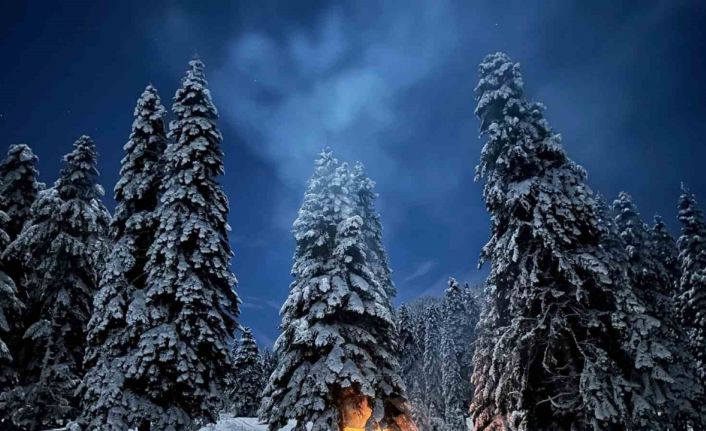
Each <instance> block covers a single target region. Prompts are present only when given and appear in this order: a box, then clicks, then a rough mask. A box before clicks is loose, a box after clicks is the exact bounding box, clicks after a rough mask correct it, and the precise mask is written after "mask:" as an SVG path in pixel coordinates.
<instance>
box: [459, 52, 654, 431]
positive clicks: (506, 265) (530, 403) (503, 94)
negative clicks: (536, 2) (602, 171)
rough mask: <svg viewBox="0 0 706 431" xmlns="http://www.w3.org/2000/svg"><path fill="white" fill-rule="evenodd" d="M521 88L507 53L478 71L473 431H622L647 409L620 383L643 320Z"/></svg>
mask: <svg viewBox="0 0 706 431" xmlns="http://www.w3.org/2000/svg"><path fill="white" fill-rule="evenodd" d="M523 85H524V84H523V81H522V77H521V74H520V70H519V65H518V64H516V63H513V62H512V61H511V60H510V58H509V57H508V56H507V55H505V54H501V53H498V54H493V55H489V56H488V57H486V58H485V59H484V60H483V62H482V63H481V65H480V82H479V84H478V86H477V87H476V94H477V102H478V105H477V107H476V111H475V112H476V115H477V116H478V118H479V119H480V121H481V126H480V129H481V134H482V135H483V136H485V137H486V139H487V141H486V143H485V146H484V147H483V150H482V153H481V161H480V164H479V165H478V167H477V170H476V173H477V178H478V179H484V180H485V187H484V198H485V202H486V207H487V209H488V211H489V212H490V214H491V217H492V219H491V238H490V241H489V242H488V243H487V244H486V246H485V247H484V248H483V251H482V258H481V262H483V261H487V260H489V261H491V271H490V275H489V277H488V280H487V287H486V295H487V297H488V299H487V300H488V303H487V305H486V307H485V311H484V312H483V315H482V317H481V322H480V323H479V340H478V342H477V344H476V350H475V354H474V373H473V379H472V382H473V384H474V385H475V396H474V399H473V402H472V404H471V414H472V417H473V421H474V425H475V429H476V430H477V431H489V430H504V429H518V430H529V429H531V430H536V431H543V430H552V431H562V430H566V431H568V430H572V431H573V430H598V429H602V430H624V429H627V428H628V426H629V424H630V416H631V414H632V412H633V411H634V410H637V409H638V408H642V407H644V408H648V409H649V408H653V407H654V406H649V405H647V406H638V405H632V404H631V402H630V398H631V395H632V391H633V387H636V389H634V390H635V392H639V391H640V390H641V388H642V384H638V383H637V382H634V381H630V380H629V377H632V375H631V371H632V370H633V369H634V368H635V361H636V355H635V352H634V351H633V350H631V348H630V347H625V348H623V347H624V346H623V344H624V341H625V340H630V341H631V342H633V341H638V342H639V341H641V340H639V338H640V336H641V330H642V329H643V328H644V327H645V325H648V324H649V318H648V316H644V315H643V314H641V313H640V309H641V304H640V303H639V300H638V299H637V298H636V297H635V296H634V294H633V293H632V291H631V289H630V286H629V283H628V282H627V280H626V279H625V277H624V275H623V271H622V269H621V268H620V267H619V266H618V265H616V264H614V262H613V253H612V250H610V249H609V248H608V247H606V246H605V245H606V244H604V241H605V240H606V237H607V236H609V235H607V234H608V232H607V231H606V228H605V226H603V225H602V224H601V218H600V217H601V214H600V212H601V210H600V208H599V202H598V201H597V199H596V196H595V195H594V193H593V192H592V191H591V190H590V188H589V187H588V186H587V185H586V182H585V178H586V173H585V171H584V170H583V169H582V168H581V167H580V166H578V165H576V164H575V163H574V162H572V161H571V160H570V159H569V158H568V157H567V155H566V153H565V151H564V149H563V148H562V145H561V140H560V136H559V135H557V134H556V133H554V132H553V131H552V129H551V128H550V126H549V124H548V122H547V121H546V119H545V118H544V115H543V112H542V111H543V107H542V105H540V104H536V103H530V102H529V101H527V99H526V98H525V95H524V89H523ZM639 377H640V378H641V379H642V378H644V381H645V384H647V385H649V384H651V383H652V381H653V378H652V377H650V376H649V374H648V373H647V372H645V373H641V375H640V376H639Z"/></svg>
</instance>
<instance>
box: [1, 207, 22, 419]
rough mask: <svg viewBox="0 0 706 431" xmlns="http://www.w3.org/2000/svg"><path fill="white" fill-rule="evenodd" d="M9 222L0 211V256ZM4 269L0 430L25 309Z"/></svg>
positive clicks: (15, 374)
mask: <svg viewBox="0 0 706 431" xmlns="http://www.w3.org/2000/svg"><path fill="white" fill-rule="evenodd" d="M0 199H1V197H0ZM9 221H10V219H9V217H8V216H7V214H5V213H4V212H2V211H0V255H2V253H3V252H4V251H5V248H6V247H7V245H8V243H9V242H10V236H9V235H8V234H7V233H6V232H5V229H4V226H5V225H7V224H8V223H9ZM4 267H5V265H4V263H3V262H1V261H0V428H9V427H10V425H9V418H10V412H9V411H5V410H4V408H3V401H2V397H3V395H2V393H4V392H6V391H9V390H11V389H12V388H14V387H15V385H16V384H17V383H18V377H19V374H18V365H19V364H18V362H17V360H16V358H15V356H16V351H17V350H18V349H17V347H18V344H19V341H20V340H21V339H22V332H23V331H22V329H23V328H22V318H23V317H24V316H23V314H24V310H25V305H24V303H23V302H22V300H21V299H20V297H19V294H18V292H17V287H16V286H15V282H14V281H13V280H12V278H11V277H10V276H9V275H8V274H7V273H6V272H5V268H4ZM18 359H19V358H18Z"/></svg>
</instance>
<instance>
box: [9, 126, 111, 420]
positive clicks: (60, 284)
mask: <svg viewBox="0 0 706 431" xmlns="http://www.w3.org/2000/svg"><path fill="white" fill-rule="evenodd" d="M96 157H97V156H96V150H95V145H94V144H93V141H92V140H91V139H90V138H89V137H87V136H82V137H80V138H79V139H78V140H77V141H76V142H75V143H74V150H73V151H72V152H71V153H69V154H68V155H67V156H65V157H64V167H63V169H62V170H61V175H60V177H59V179H58V180H57V181H56V183H55V184H54V187H52V188H51V189H48V190H46V191H43V192H42V193H40V195H39V197H38V199H37V201H36V202H35V203H34V205H32V209H31V213H30V219H29V220H28V222H27V223H26V224H25V226H24V229H23V230H22V232H21V233H20V235H19V236H18V238H17V239H16V240H15V241H14V242H13V243H12V244H11V245H10V247H9V248H8V250H7V251H6V253H5V254H6V256H9V257H11V258H12V259H14V260H16V261H18V262H20V264H22V265H23V266H24V267H25V268H27V269H29V271H30V272H29V274H28V283H27V286H28V288H29V298H30V301H32V308H33V309H32V311H31V314H30V318H31V324H30V326H29V327H28V328H27V331H26V333H25V335H24V343H23V344H24V347H25V349H24V350H25V352H24V353H23V355H24V358H23V360H24V362H25V364H24V366H25V367H24V370H23V373H24V374H25V375H24V381H23V382H22V384H23V386H22V387H19V388H17V389H16V390H15V391H14V392H13V395H14V396H15V398H14V402H16V403H17V404H16V405H15V407H16V408H15V409H13V410H14V413H13V415H12V420H13V422H14V423H15V425H18V426H20V427H21V428H23V429H27V430H30V431H33V430H38V429H46V428H51V427H56V426H61V425H65V424H66V422H67V421H68V420H69V419H71V418H73V417H75V416H76V413H77V407H78V403H77V399H76V397H75V391H76V388H77V386H78V383H79V381H80V379H81V377H82V375H83V366H82V363H83V353H84V347H85V333H86V324H87V323H88V320H89V318H90V316H91V309H92V299H93V295H94V292H95V290H96V289H97V284H98V275H99V273H100V271H101V270H102V268H103V264H104V259H105V255H106V251H107V249H108V241H107V228H108V224H109V221H110V215H109V214H108V211H107V210H106V209H105V207H104V206H103V204H102V203H101V197H102V195H103V189H102V187H101V186H99V185H98V184H96V179H97V176H98V170H97V168H96ZM11 400H12V399H11Z"/></svg>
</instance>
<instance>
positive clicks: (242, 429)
mask: <svg viewBox="0 0 706 431" xmlns="http://www.w3.org/2000/svg"><path fill="white" fill-rule="evenodd" d="M292 428H294V422H290V423H289V425H287V426H286V427H284V428H282V429H281V430H280V431H291V429H292ZM200 431H267V425H262V424H260V423H259V422H258V420H257V418H234V417H233V416H231V415H228V414H223V415H221V418H220V420H219V421H218V423H216V424H213V425H208V426H205V427H203V428H201V430H200Z"/></svg>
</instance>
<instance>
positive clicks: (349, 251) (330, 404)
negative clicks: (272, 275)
mask: <svg viewBox="0 0 706 431" xmlns="http://www.w3.org/2000/svg"><path fill="white" fill-rule="evenodd" d="M353 187H354V184H352V181H351V174H350V172H349V169H348V166H347V165H346V164H345V163H344V164H339V163H338V161H337V160H336V159H335V158H334V157H333V154H332V153H331V151H330V150H328V149H327V150H324V151H323V152H322V153H321V155H320V157H319V159H318V160H317V161H316V167H315V171H314V174H313V176H312V178H311V180H310V181H309V185H308V188H307V191H306V194H305V197H304V203H303V204H302V207H301V209H300V211H299V215H298V217H297V219H296V221H295V222H294V226H293V231H294V237H295V240H296V243H297V248H296V252H295V260H294V265H293V268H292V275H293V276H294V282H293V283H292V285H291V288H290V294H289V297H288V298H287V301H286V302H285V304H284V306H283V307H282V311H281V314H282V334H281V335H280V337H279V339H278V340H277V343H276V345H275V350H276V352H277V355H278V365H277V368H276V370H275V371H274V373H273V374H272V376H271V377H270V380H269V383H268V385H267V387H266V389H265V392H264V399H263V402H262V405H261V408H260V415H261V418H262V419H263V420H265V421H266V422H268V423H269V426H270V429H272V430H276V429H279V428H280V427H282V426H284V425H285V424H286V422H287V421H288V420H289V419H295V420H296V421H297V424H298V425H297V426H296V428H295V430H296V431H302V430H304V429H306V424H310V425H311V426H312V428H311V429H312V431H330V430H335V429H339V427H340V425H341V411H340V409H341V405H340V403H341V402H342V401H343V399H344V398H345V396H347V395H353V396H361V397H363V398H364V399H366V400H367V402H368V404H369V405H370V406H372V407H373V409H374V412H373V415H372V417H371V418H370V420H369V425H370V426H376V425H381V426H383V427H385V426H388V425H389V426H393V425H392V423H391V418H394V417H395V416H396V415H398V414H400V413H406V412H405V411H404V410H405V408H406V406H405V402H404V394H403V384H402V381H401V379H400V377H399V375H398V374H397V369H398V362H397V358H396V353H397V352H396V349H397V344H396V340H395V326H394V320H393V315H392V310H391V308H390V298H389V295H388V289H387V288H386V286H385V284H384V282H382V280H381V279H380V278H379V273H378V272H376V271H375V270H374V269H373V268H372V267H371V263H370V261H369V260H368V256H370V254H369V248H368V241H367V238H366V237H365V229H364V227H363V226H364V225H365V224H366V223H367V221H366V220H364V219H363V218H362V216H361V215H360V211H359V207H358V204H357V202H356V194H357V193H355V189H352V188H353Z"/></svg>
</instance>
